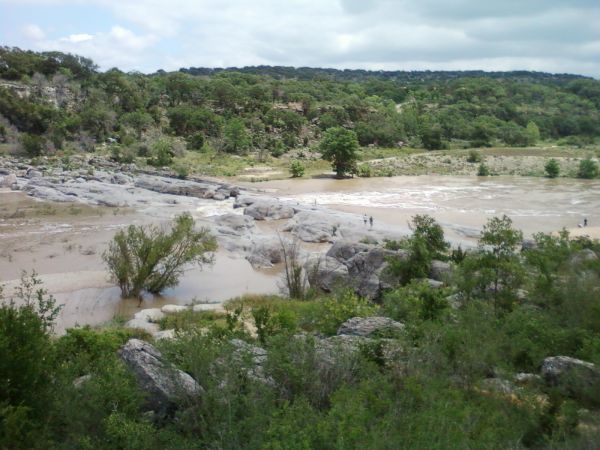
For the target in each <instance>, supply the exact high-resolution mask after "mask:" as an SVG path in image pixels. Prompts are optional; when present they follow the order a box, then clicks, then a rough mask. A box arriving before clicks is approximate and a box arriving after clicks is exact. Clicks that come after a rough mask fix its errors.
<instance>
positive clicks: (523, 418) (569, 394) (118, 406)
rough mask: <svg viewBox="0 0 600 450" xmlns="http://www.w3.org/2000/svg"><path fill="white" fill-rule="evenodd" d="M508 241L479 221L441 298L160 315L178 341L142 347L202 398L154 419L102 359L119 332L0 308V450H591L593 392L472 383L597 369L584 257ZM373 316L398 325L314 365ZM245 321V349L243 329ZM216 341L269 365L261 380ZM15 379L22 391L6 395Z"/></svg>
mask: <svg viewBox="0 0 600 450" xmlns="http://www.w3.org/2000/svg"><path fill="white" fill-rule="evenodd" d="M436 225H437V224H436V223H435V222H433V221H431V220H429V219H428V218H427V217H420V218H418V219H417V218H415V219H414V220H413V229H414V230H415V234H414V235H413V237H412V238H411V239H412V240H414V241H424V242H421V245H422V247H423V249H425V250H426V251H427V252H428V254H432V255H433V254H435V255H436V257H438V258H439V257H443V256H446V257H448V256H449V255H448V252H449V248H448V247H447V245H446V243H445V241H444V239H443V234H439V233H438V231H439V230H438V229H437V227H436ZM520 240H521V234H520V232H519V231H518V230H515V229H514V228H513V227H512V222H511V221H510V219H508V218H507V217H502V218H495V219H493V220H491V221H490V222H488V224H487V225H486V227H485V228H484V230H483V233H482V239H481V245H480V247H479V248H478V249H476V250H473V251H469V252H467V253H466V254H464V255H463V257H462V258H460V259H457V261H458V262H457V263H456V267H455V278H454V279H453V280H449V283H448V284H449V286H448V287H447V288H445V289H442V290H440V289H435V288H432V287H431V286H429V284H428V283H426V282H423V281H419V280H415V279H410V280H409V281H408V283H407V284H406V285H405V286H400V287H398V288H394V289H391V290H389V291H388V292H387V293H386V294H385V295H384V298H383V301H382V304H381V305H376V304H373V303H370V302H368V301H366V300H364V299H360V298H359V297H357V296H356V295H355V294H354V293H353V292H352V291H341V292H338V293H335V294H332V295H330V296H326V297H315V298H311V299H304V300H301V301H298V300H291V299H288V298H282V297H246V298H242V299H238V300H235V301H233V302H231V303H230V304H228V305H227V312H226V313H225V314H215V313H211V312H204V313H200V314H195V313H192V312H185V313H180V314H178V315H174V316H170V317H169V318H168V320H165V323H163V326H165V327H175V328H177V331H178V333H177V337H176V338H175V339H173V340H168V341H159V342H156V343H155V345H157V346H158V347H159V348H160V350H161V351H162V352H163V354H164V355H165V356H166V357H167V358H168V359H169V360H170V361H172V362H173V363H174V364H175V365H176V366H178V367H179V368H181V369H182V370H185V371H186V372H188V373H190V374H191V375H192V376H193V377H194V378H195V379H197V380H199V382H200V384H201V385H202V387H203V388H204V393H203V394H202V396H201V398H199V399H197V401H196V402H195V403H194V404H193V405H192V407H191V408H189V409H186V410H182V411H179V412H178V413H177V415H176V416H175V417H173V418H172V419H171V420H167V421H165V422H162V423H154V422H152V421H150V420H149V417H148V416H146V415H144V414H142V413H141V412H140V410H139V406H140V404H141V402H142V400H143V395H142V393H140V392H139V391H138V390H137V388H136V385H135V383H134V382H133V380H132V377H131V374H130V373H129V372H128V371H127V370H126V369H125V368H124V367H123V365H122V364H121V362H120V361H119V360H118V358H117V356H116V350H117V349H118V348H119V347H120V346H121V345H122V344H123V343H124V342H125V341H126V340H127V339H128V338H130V337H132V336H135V335H136V333H135V332H133V331H126V330H122V329H115V328H109V329H105V330H93V329H90V328H81V329H72V330H69V331H68V332H67V334H66V335H65V336H62V337H59V338H53V337H51V336H50V328H49V322H48V321H45V320H44V317H48V316H47V315H46V314H45V313H43V311H44V310H47V311H53V308H52V307H51V306H52V302H51V301H49V300H48V299H47V296H46V295H45V294H44V293H43V291H42V292H41V293H40V294H39V296H38V295H37V294H35V295H34V296H33V297H31V296H29V297H30V298H38V299H42V300H43V302H42V304H45V305H47V307H44V308H32V307H31V306H27V304H25V305H24V306H19V305H18V304H17V303H12V304H10V303H9V304H7V305H5V306H3V307H1V308H0V348H1V349H2V351H3V353H2V354H3V355H8V356H9V357H8V358H3V360H2V361H1V362H0V383H1V384H0V385H1V386H2V388H3V389H2V390H0V395H2V397H1V398H0V406H1V409H0V447H6V448H11V449H12V448H14V449H21V448H23V449H25V448H27V449H29V448H59V449H62V448H65V449H67V448H84V449H88V448H89V449H92V448H93V449H114V448H118V449H179V448H184V449H201V448H232V449H236V448H240V449H241V448H256V449H258V448H260V449H263V448H266V449H283V448H286V449H287V448H298V449H313V448H314V449H338V448H340V449H341V448H344V449H346V448H361V449H363V448H366V449H380V448H394V449H396V448H399V449H413V448H428V449H429V448H431V449H447V448H531V449H542V448H553V449H575V450H577V449H581V450H583V449H590V448H595V445H596V444H597V442H598V439H599V438H600V434H599V433H598V431H597V430H598V425H599V424H600V392H599V391H598V390H597V389H596V390H594V389H593V388H591V389H590V388H585V386H584V390H583V391H573V390H572V389H569V386H560V385H557V386H549V385H545V384H544V383H540V382H533V383H531V384H528V385H525V386H516V385H513V386H512V387H511V392H510V393H507V392H504V391H502V390H494V389H493V388H490V387H489V386H490V384H489V382H490V381H494V380H495V381H498V380H505V381H506V383H507V384H510V382H511V380H512V379H513V377H514V376H515V375H516V374H518V373H530V374H535V373H538V371H539V367H540V364H541V363H542V361H543V360H544V358H546V357H548V356H556V355H565V356H571V357H575V358H580V359H583V360H586V361H590V362H592V363H595V364H597V365H598V364H600V290H599V289H598V286H600V262H599V260H598V259H597V258H596V259H594V258H589V257H588V258H584V257H583V256H584V255H588V256H589V255H590V250H591V251H593V252H599V251H600V244H599V243H598V242H596V241H592V240H589V239H569V236H568V233H566V232H563V233H561V234H560V235H558V236H554V235H544V234H538V235H536V236H535V245H533V246H531V247H530V248H528V249H527V250H525V251H520V250H519V248H518V245H517V244H518V243H519V242H520ZM393 245H396V246H399V247H401V248H404V249H405V250H406V251H408V252H411V251H413V249H412V248H411V246H410V245H408V246H407V243H406V242H401V243H395V244H392V243H390V246H393ZM30 286H31V284H30ZM518 287H519V288H520V290H519V289H517V288H518ZM18 292H24V293H25V294H24V295H23V297H28V295H27V294H26V293H27V292H34V293H35V292H36V289H33V291H32V290H31V288H28V287H27V284H24V289H22V290H21V291H18ZM20 295H21V294H17V297H19V296H20ZM33 304H37V302H34V303H33ZM372 315H385V316H388V317H391V318H393V319H396V320H399V321H402V322H403V323H404V324H405V329H404V331H402V332H399V333H395V334H392V335H380V336H373V338H372V339H371V340H370V341H368V342H365V343H364V345H361V346H360V347H359V351H358V352H355V353H351V354H347V353H345V352H344V351H343V348H342V347H339V348H336V347H333V348H332V349H331V351H332V353H331V354H332V355H335V357H328V358H327V357H326V358H324V356H323V347H320V346H319V342H320V341H319V339H321V338H323V337H324V336H330V335H334V334H335V333H336V330H337V328H338V327H339V325H340V324H341V323H342V322H343V321H345V320H347V319H348V318H350V317H355V316H363V317H366V316H372ZM248 321H252V322H253V323H254V325H255V326H256V328H257V336H256V337H252V336H251V335H250V334H248V332H246V331H245V329H244V326H243V324H244V323H246V322H248ZM145 338H146V339H148V337H147V336H146V337H145ZM232 338H237V339H243V340H245V341H246V342H248V343H251V344H254V345H260V346H262V347H263V348H265V349H266V350H267V351H268V358H267V360H266V361H265V362H264V364H263V366H262V369H261V372H259V374H260V376H258V377H257V372H256V367H255V365H254V364H255V363H254V359H253V358H252V355H245V356H244V355H241V356H240V353H239V352H238V351H237V350H236V349H237V347H236V346H234V345H233V343H232V341H231V340H232ZM21 355H25V356H26V357H24V358H22V357H21ZM246 356H247V357H246ZM16 371H18V373H19V376H20V377H21V379H22V381H23V383H22V385H20V386H19V388H18V389H16V390H12V391H11V390H9V389H6V387H7V386H8V387H10V386H11V383H12V382H14V381H13V380H14V378H15V373H16ZM84 375H85V376H87V375H89V376H90V377H86V381H85V382H82V381H78V382H77V383H75V384H74V381H75V380H81V379H80V377H81V376H84ZM261 379H262V380H263V381H261ZM264 380H268V382H264ZM585 389H587V390H585Z"/></svg>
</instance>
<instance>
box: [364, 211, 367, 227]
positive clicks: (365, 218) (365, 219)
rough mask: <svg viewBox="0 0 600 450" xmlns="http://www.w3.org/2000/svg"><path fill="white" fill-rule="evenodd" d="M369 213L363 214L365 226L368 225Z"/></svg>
mask: <svg viewBox="0 0 600 450" xmlns="http://www.w3.org/2000/svg"><path fill="white" fill-rule="evenodd" d="M367 220H368V219H367V215H366V214H365V215H363V222H364V223H365V227H366V226H367Z"/></svg>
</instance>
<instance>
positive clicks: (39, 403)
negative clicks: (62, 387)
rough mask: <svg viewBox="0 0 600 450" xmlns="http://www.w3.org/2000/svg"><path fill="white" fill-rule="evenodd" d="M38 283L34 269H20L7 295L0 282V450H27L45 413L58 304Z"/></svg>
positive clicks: (53, 370) (51, 377)
mask: <svg viewBox="0 0 600 450" xmlns="http://www.w3.org/2000/svg"><path fill="white" fill-rule="evenodd" d="M40 284H41V282H40V280H39V279H38V278H37V277H36V274H35V273H33V274H32V275H31V276H27V275H26V274H25V273H24V274H23V276H22V278H21V285H20V286H19V287H18V288H17V289H16V290H15V293H14V297H13V298H10V299H9V298H5V297H4V295H3V291H2V287H1V286H0V304H1V306H0V355H2V357H1V358H0V448H15V449H18V448H32V447H33V445H32V441H33V439H35V438H36V436H35V434H36V431H35V423H36V420H40V419H42V418H43V417H44V416H45V415H46V414H47V402H48V401H49V399H50V395H51V384H52V383H51V381H52V380H53V377H54V372H55V366H54V358H53V353H52V344H51V340H50V333H51V330H52V326H53V323H54V319H55V318H56V316H57V315H58V312H59V308H56V307H55V301H54V298H53V297H52V296H48V294H47V291H46V290H44V289H42V288H41V287H39V285H40ZM17 302H18V303H19V306H17ZM39 423H41V422H39Z"/></svg>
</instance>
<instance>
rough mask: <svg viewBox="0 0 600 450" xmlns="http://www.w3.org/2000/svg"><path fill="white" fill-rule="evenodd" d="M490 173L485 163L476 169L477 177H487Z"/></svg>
mask: <svg viewBox="0 0 600 450" xmlns="http://www.w3.org/2000/svg"><path fill="white" fill-rule="evenodd" d="M489 174H490V169H489V167H488V166H486V165H485V164H480V165H479V169H478V170H477V176H478V177H487V176H488V175H489Z"/></svg>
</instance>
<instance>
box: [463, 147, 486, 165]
mask: <svg viewBox="0 0 600 450" xmlns="http://www.w3.org/2000/svg"><path fill="white" fill-rule="evenodd" d="M482 160H483V158H482V156H481V153H479V152H478V151H477V150H470V151H469V156H467V162H470V163H480V162H481V161H482Z"/></svg>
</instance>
